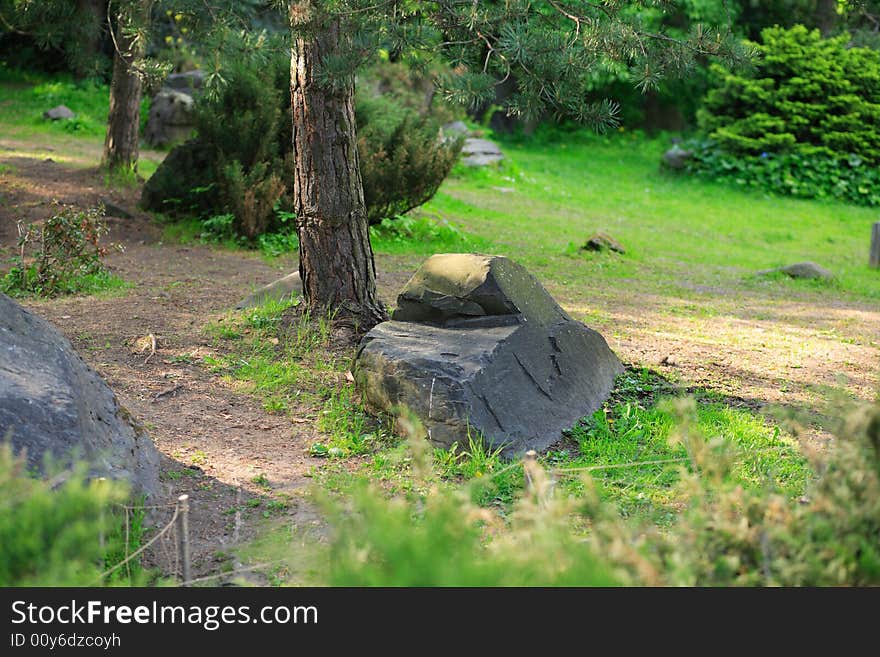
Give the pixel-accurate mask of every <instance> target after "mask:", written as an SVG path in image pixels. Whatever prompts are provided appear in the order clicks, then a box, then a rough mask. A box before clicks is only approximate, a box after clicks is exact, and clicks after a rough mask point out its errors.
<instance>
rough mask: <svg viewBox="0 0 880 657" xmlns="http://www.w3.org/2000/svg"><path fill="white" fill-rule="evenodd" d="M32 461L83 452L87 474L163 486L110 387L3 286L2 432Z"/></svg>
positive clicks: (135, 485) (153, 489)
mask: <svg viewBox="0 0 880 657" xmlns="http://www.w3.org/2000/svg"><path fill="white" fill-rule="evenodd" d="M7 436H9V437H11V440H12V446H13V448H14V449H15V450H16V451H21V450H24V451H25V452H26V455H27V462H28V466H29V467H31V468H33V469H35V470H40V469H41V468H42V466H43V465H44V458H45V456H47V455H51V457H53V459H54V460H55V461H56V463H57V462H60V463H62V464H63V463H66V462H68V461H69V460H71V459H73V458H81V459H84V460H85V461H87V463H88V464H89V470H90V474H91V475H92V476H95V477H108V478H112V479H121V480H125V481H127V482H129V484H130V485H131V487H132V489H133V491H134V492H135V493H136V494H145V495H147V496H149V497H152V496H156V495H157V494H158V493H159V490H160V487H159V453H158V452H157V451H156V448H155V446H154V445H153V442H152V441H151V440H150V437H149V436H148V435H147V433H146V432H145V431H144V429H143V428H142V427H141V426H140V425H139V424H137V423H136V422H135V421H133V419H132V418H131V416H130V415H129V414H128V412H127V411H126V410H125V409H124V408H122V407H121V406H120V405H119V403H118V402H117V400H116V396H115V395H114V394H113V391H112V390H110V388H109V387H108V386H107V384H106V383H104V381H103V380H102V379H101V377H100V376H98V374H97V373H96V372H95V371H94V370H92V369H91V368H90V367H89V366H88V365H86V363H85V362H84V361H83V360H82V358H80V356H79V355H78V354H77V353H76V352H75V351H74V350H73V347H72V346H71V344H70V342H68V341H67V339H66V338H65V337H64V336H62V335H61V334H60V333H59V332H58V331H57V330H56V329H55V328H54V327H53V326H52V325H51V324H49V322H47V321H46V320H44V319H42V318H40V317H37V316H35V315H33V314H32V313H30V312H29V311H27V310H25V309H24V308H22V307H20V306H19V305H18V304H16V303H15V302H14V301H12V299H10V298H9V297H7V296H6V295H4V294H0V439H4V438H6V437H7Z"/></svg>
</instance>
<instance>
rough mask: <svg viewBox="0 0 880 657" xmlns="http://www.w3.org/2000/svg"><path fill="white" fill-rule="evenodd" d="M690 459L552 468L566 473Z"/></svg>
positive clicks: (679, 460) (555, 471) (678, 459)
mask: <svg viewBox="0 0 880 657" xmlns="http://www.w3.org/2000/svg"><path fill="white" fill-rule="evenodd" d="M689 460H690V459H689V458H687V457H686V456H683V457H681V458H676V459H658V460H656V461H633V462H631V463H615V464H613V465H591V466H588V467H584V468H558V469H555V470H552V472H553V473H554V474H555V473H560V474H562V473H567V472H593V471H594V470H611V469H614V468H637V467H639V466H642V465H662V464H664V463H681V462H683V461H689Z"/></svg>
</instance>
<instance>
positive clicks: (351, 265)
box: [290, 1, 386, 329]
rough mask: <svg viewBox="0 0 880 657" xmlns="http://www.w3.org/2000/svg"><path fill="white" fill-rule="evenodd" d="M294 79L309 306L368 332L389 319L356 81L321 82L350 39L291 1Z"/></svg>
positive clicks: (298, 197)
mask: <svg viewBox="0 0 880 657" xmlns="http://www.w3.org/2000/svg"><path fill="white" fill-rule="evenodd" d="M290 6H291V25H292V27H293V30H294V37H295V41H294V47H293V51H292V59H291V67H290V75H291V84H290V95H291V107H292V115H293V117H292V120H293V156H294V163H295V170H294V180H293V196H294V210H295V212H296V227H297V233H298V235H299V270H300V276H301V278H302V284H303V295H304V297H305V300H306V302H307V303H309V304H310V305H312V306H317V307H322V308H334V309H337V310H339V311H340V312H342V313H343V314H346V315H350V316H353V317H354V318H355V319H356V320H357V321H358V322H359V325H360V327H361V328H362V329H368V328H371V327H372V326H374V325H375V324H377V323H378V322H380V321H383V320H384V319H385V318H386V313H385V309H384V307H383V306H382V304H381V303H380V302H379V300H378V298H377V296H376V268H375V265H374V262H373V249H372V247H371V246H370V236H369V230H368V225H367V211H366V206H365V204H364V190H363V182H362V180H361V172H360V164H359V162H358V151H357V130H356V126H355V117H354V79H353V77H352V79H351V80H350V81H347V82H345V83H342V84H339V83H338V81H337V84H334V85H333V88H330V87H329V85H327V84H322V82H321V80H320V79H319V71H320V68H321V66H322V65H323V63H324V62H325V60H326V58H327V57H328V56H330V55H331V54H335V53H339V52H340V51H341V50H342V49H343V46H344V45H345V44H344V41H343V40H344V39H345V38H346V36H345V35H344V33H343V31H342V30H341V28H340V23H339V20H338V19H328V18H325V17H323V16H321V15H320V12H319V11H318V10H317V8H316V7H315V3H313V2H296V1H292V2H291V3H290Z"/></svg>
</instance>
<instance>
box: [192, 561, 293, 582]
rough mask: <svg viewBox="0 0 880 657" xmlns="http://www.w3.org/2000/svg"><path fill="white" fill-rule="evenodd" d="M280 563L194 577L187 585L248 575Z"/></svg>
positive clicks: (272, 562) (260, 564) (274, 562)
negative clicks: (243, 574)
mask: <svg viewBox="0 0 880 657" xmlns="http://www.w3.org/2000/svg"><path fill="white" fill-rule="evenodd" d="M280 563H285V562H284V561H269V562H267V563H258V564H255V565H253V566H247V567H245V568H238V569H236V570H230V571H229V572H228V573H217V574H216V575H205V576H204V577H196V578H195V579H191V580H189V581H188V582H187V585H189V584H194V583H195V582H207V581H209V580H212V579H222V578H224V577H231V576H232V575H237V574H239V573H249V572H252V571H254V570H259V569H260V568H268V567H269V566H275V565H277V564H280Z"/></svg>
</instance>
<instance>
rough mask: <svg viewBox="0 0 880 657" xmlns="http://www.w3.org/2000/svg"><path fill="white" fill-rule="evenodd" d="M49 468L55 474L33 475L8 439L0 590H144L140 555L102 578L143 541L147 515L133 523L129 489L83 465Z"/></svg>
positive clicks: (0, 505)
mask: <svg viewBox="0 0 880 657" xmlns="http://www.w3.org/2000/svg"><path fill="white" fill-rule="evenodd" d="M47 471H49V472H53V475H51V476H49V477H46V478H37V477H34V476H32V475H30V474H29V473H28V472H27V469H26V467H25V461H24V459H23V458H22V457H20V456H16V455H15V454H14V453H13V451H12V447H11V446H10V445H9V444H8V443H6V442H0V586H97V585H100V584H114V585H128V586H136V585H143V584H144V583H145V580H146V573H145V572H144V571H143V569H142V567H141V565H140V561H139V560H138V559H137V558H135V559H132V560H131V561H129V562H128V563H127V564H126V565H125V566H122V567H120V568H118V569H116V570H115V571H114V572H113V573H112V574H110V575H109V576H107V577H104V576H102V573H104V572H106V571H108V570H110V569H111V568H112V567H113V566H116V565H117V564H119V563H121V562H122V560H123V559H125V558H126V556H127V555H130V554H132V553H133V552H135V551H136V550H137V548H138V547H139V546H140V544H141V539H142V535H143V512H135V513H133V514H131V515H130V516H129V518H128V520H127V526H126V520H125V516H124V514H125V510H124V509H121V507H120V505H121V504H123V503H127V502H128V495H127V490H126V487H125V486H124V485H122V484H120V483H119V482H115V481H104V480H90V479H89V478H88V477H87V476H86V471H85V468H84V467H83V466H78V467H76V468H74V469H73V470H65V471H57V470H53V469H52V468H51V467H50V468H48V469H47ZM102 537H103V538H102Z"/></svg>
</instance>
